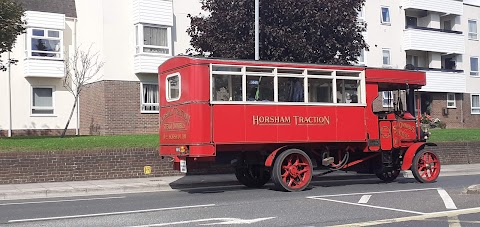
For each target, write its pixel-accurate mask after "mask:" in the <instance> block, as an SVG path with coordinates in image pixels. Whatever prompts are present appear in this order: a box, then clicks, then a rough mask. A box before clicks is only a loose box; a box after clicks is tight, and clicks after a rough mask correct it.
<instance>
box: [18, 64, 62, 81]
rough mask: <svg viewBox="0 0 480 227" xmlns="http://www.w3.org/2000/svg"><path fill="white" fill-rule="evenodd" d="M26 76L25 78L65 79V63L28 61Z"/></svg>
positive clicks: (25, 70)
mask: <svg viewBox="0 0 480 227" xmlns="http://www.w3.org/2000/svg"><path fill="white" fill-rule="evenodd" d="M24 75H25V77H44V78H63V77H64V76H65V63H64V62H63V61H61V60H60V61H55V60H42V59H26V60H25V65H24Z"/></svg>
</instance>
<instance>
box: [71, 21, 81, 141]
mask: <svg viewBox="0 0 480 227" xmlns="http://www.w3.org/2000/svg"><path fill="white" fill-rule="evenodd" d="M73 21H74V23H73V24H74V29H73V33H74V35H73V48H74V49H75V51H76V50H77V18H74V19H73ZM75 134H76V135H77V136H78V135H80V96H79V97H78V98H77V127H76V129H75Z"/></svg>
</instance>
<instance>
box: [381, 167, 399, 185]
mask: <svg viewBox="0 0 480 227" xmlns="http://www.w3.org/2000/svg"><path fill="white" fill-rule="evenodd" d="M376 175H377V177H378V178H379V179H380V180H382V181H385V182H392V181H394V180H395V179H397V177H398V175H400V169H391V168H383V169H382V170H380V171H378V172H376Z"/></svg>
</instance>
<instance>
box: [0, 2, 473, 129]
mask: <svg viewBox="0 0 480 227" xmlns="http://www.w3.org/2000/svg"><path fill="white" fill-rule="evenodd" d="M18 1H19V2H22V3H24V4H25V5H26V6H27V7H26V8H27V12H26V14H25V19H26V20H27V22H28V25H27V33H26V34H24V35H21V36H19V37H18V39H17V43H16V45H15V48H14V50H13V51H12V52H11V53H10V56H11V57H13V58H15V59H17V60H19V62H18V64H17V65H14V66H12V67H10V69H9V71H7V72H0V109H1V110H2V111H0V136H7V135H9V134H13V135H25V134H26V135H28V134H32V135H38V134H56V133H58V131H59V130H61V129H62V128H63V127H64V125H65V123H66V121H67V118H68V115H69V112H70V109H71V105H72V104H73V96H72V95H71V94H69V93H68V92H67V91H66V89H65V88H64V87H63V84H62V82H63V78H64V60H65V54H70V53H71V52H72V51H73V50H74V49H75V48H80V49H83V50H86V49H88V48H89V47H91V48H92V51H93V52H98V53H99V57H100V58H99V60H101V61H104V62H105V65H104V67H103V68H102V70H101V71H100V73H99V77H98V78H96V79H95V80H94V81H93V82H92V83H90V84H89V85H88V86H87V87H86V88H85V90H84V91H83V93H82V95H81V98H80V102H79V104H80V105H79V111H78V112H77V111H76V112H75V114H74V116H73V119H72V121H71V124H70V127H69V134H74V133H79V134H83V135H111V134H136V133H157V132H158V96H159V94H158V81H157V78H158V77H157V73H158V72H157V69H158V66H159V65H160V64H162V63H163V62H164V61H165V60H166V59H168V58H170V57H172V56H175V55H179V54H185V53H186V51H187V49H188V48H190V37H189V36H188V34H187V33H186V30H187V28H188V27H189V25H190V19H189V18H188V17H187V15H188V14H192V15H197V14H198V13H200V12H201V4H200V1H199V0H77V1H74V0H44V1H42V2H43V4H39V5H35V4H34V2H38V1H29V0H18ZM359 17H360V19H361V20H363V21H365V22H366V23H367V29H368V30H367V32H365V33H364V37H365V39H366V41H367V43H368V45H369V51H365V52H364V54H363V56H362V58H361V60H362V63H361V64H364V65H366V66H369V67H385V68H400V69H403V68H414V69H416V70H422V71H425V72H426V74H427V86H425V87H424V88H423V89H422V90H421V95H420V96H421V100H422V103H421V104H422V112H428V113H429V114H431V115H433V116H434V117H438V118H440V119H441V120H443V121H445V122H447V127H449V128H453V127H480V74H479V70H478V68H479V65H478V64H479V62H478V61H479V57H480V44H479V37H480V36H479V34H478V30H479V26H480V25H479V23H480V21H479V20H480V0H464V1H457V0H401V1H398V0H381V1H380V0H366V5H365V6H364V9H363V11H362V12H361V13H360V14H359ZM260 24H261V22H260ZM7 57H8V56H7V55H6V54H4V55H2V59H4V60H5V59H6V58H7ZM8 78H10V82H9V80H8ZM9 84H10V86H8V85H9ZM9 87H11V89H10V90H9V89H8V88H9ZM9 94H10V95H11V105H10V104H9V100H10V99H9V98H8V97H9ZM160 95H161V94H160ZM382 98H387V99H383V100H382ZM379 99H380V100H381V101H379V103H380V104H379V105H380V107H388V106H390V105H391V102H390V100H389V99H388V96H384V94H379ZM10 106H11V108H10ZM77 116H79V117H78V118H77Z"/></svg>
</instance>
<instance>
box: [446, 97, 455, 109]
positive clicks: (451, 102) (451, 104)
mask: <svg viewBox="0 0 480 227" xmlns="http://www.w3.org/2000/svg"><path fill="white" fill-rule="evenodd" d="M451 95H453V99H450V96H451ZM447 108H450V109H455V108H457V101H456V99H455V93H447Z"/></svg>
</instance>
